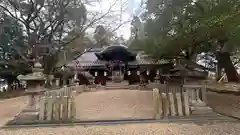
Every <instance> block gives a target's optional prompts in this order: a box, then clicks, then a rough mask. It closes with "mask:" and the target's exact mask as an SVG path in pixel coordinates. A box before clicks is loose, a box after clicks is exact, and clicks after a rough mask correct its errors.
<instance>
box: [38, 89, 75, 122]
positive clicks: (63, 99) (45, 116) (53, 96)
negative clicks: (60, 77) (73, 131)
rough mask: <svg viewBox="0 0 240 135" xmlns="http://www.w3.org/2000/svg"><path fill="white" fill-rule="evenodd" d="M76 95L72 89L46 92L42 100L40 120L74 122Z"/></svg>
mask: <svg viewBox="0 0 240 135" xmlns="http://www.w3.org/2000/svg"><path fill="white" fill-rule="evenodd" d="M76 95H77V92H76V91H75V90H73V89H72V88H71V87H65V88H62V89H59V90H53V91H47V92H45V93H44V96H42V97H41V99H40V110H39V120H63V121H65V120H74V118H75V115H76V106H75V97H76Z"/></svg>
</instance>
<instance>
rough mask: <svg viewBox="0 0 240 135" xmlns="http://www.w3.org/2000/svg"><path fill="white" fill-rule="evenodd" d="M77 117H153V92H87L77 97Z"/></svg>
mask: <svg viewBox="0 0 240 135" xmlns="http://www.w3.org/2000/svg"><path fill="white" fill-rule="evenodd" d="M76 108H77V113H76V116H77V117H76V118H77V119H80V120H119V119H148V118H152V114H153V107H152V92H151V91H139V90H109V91H108V90H105V91H97V92H86V93H82V94H79V95H78V96H77V98H76Z"/></svg>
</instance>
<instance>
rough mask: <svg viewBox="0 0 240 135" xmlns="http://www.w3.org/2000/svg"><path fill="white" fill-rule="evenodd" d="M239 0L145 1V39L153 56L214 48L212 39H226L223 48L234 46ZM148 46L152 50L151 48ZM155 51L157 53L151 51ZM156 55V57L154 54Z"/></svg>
mask: <svg viewBox="0 0 240 135" xmlns="http://www.w3.org/2000/svg"><path fill="white" fill-rule="evenodd" d="M239 6H240V1H239V0H218V1H216V0H198V1H195V2H193V1H192V0H181V1H180V0H173V1H171V2H170V1H168V0H160V1H159V0H148V2H147V6H146V8H147V13H145V14H147V17H146V16H145V19H146V24H145V32H146V33H147V38H148V39H144V40H152V43H150V42H147V43H146V42H145V41H142V42H144V43H145V47H144V48H145V49H148V51H147V52H149V54H150V55H152V56H153V57H162V56H168V55H178V54H179V53H180V52H181V51H183V50H184V51H187V52H189V53H190V54H191V55H193V54H196V53H200V52H209V51H215V47H216V46H215V44H214V43H215V42H216V41H219V40H226V41H227V46H226V50H228V51H230V52H231V51H234V50H236V48H238V42H239V41H238V40H239V38H237V37H238V36H239V34H240V33H239V32H240V30H239V28H240V27H239V22H240V10H239V9H240V8H239ZM151 49H152V50H151ZM155 52H158V53H155ZM156 55H157V56H156Z"/></svg>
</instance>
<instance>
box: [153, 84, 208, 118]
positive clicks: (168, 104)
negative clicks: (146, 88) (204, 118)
mask: <svg viewBox="0 0 240 135" xmlns="http://www.w3.org/2000/svg"><path fill="white" fill-rule="evenodd" d="M204 92H205V91H204ZM201 93H202V91H200V90H199V89H197V88H192V89H190V88H188V89H186V88H183V87H182V86H167V85H162V86H159V87H158V88H154V89H153V107H154V113H153V117H154V118H158V117H166V116H189V115H191V109H192V106H191V105H192V104H193V103H200V102H201V103H203V99H204V97H205V95H201V98H200V94H201Z"/></svg>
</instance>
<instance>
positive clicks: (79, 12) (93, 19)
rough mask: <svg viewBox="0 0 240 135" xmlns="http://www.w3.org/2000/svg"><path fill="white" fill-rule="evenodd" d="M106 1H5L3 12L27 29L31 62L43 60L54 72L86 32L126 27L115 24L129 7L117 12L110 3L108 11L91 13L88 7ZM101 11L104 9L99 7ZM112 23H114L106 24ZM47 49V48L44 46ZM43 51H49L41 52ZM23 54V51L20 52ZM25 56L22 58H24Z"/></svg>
mask: <svg viewBox="0 0 240 135" xmlns="http://www.w3.org/2000/svg"><path fill="white" fill-rule="evenodd" d="M102 2H106V1H103V0H92V1H90V0H4V1H0V9H2V10H3V12H5V13H6V14H8V15H9V16H11V17H12V18H14V19H15V20H17V21H18V22H19V23H20V24H21V25H22V26H23V29H24V34H25V36H26V37H27V44H28V46H29V48H28V49H29V54H31V55H30V56H31V58H29V56H25V58H24V60H25V61H26V62H28V61H29V59H32V58H34V59H36V58H39V56H41V57H42V58H41V60H43V61H44V62H43V64H44V67H45V68H46V69H48V71H47V72H51V71H52V69H53V67H54V62H53V61H57V57H56V56H57V55H56V54H57V53H58V52H59V51H60V50H63V49H64V48H65V46H66V45H68V44H69V43H71V42H73V41H74V40H75V39H78V38H82V37H84V34H85V31H86V30H87V29H89V28H91V27H95V26H96V24H107V23H109V22H112V24H114V26H113V27H114V28H113V29H114V30H116V29H118V28H120V27H121V26H123V24H126V21H125V22H122V20H121V21H120V22H119V23H117V24H118V25H117V26H116V21H115V23H113V20H115V19H119V18H118V17H119V16H122V11H123V10H124V8H123V7H122V6H124V5H125V4H121V5H122V6H121V10H119V9H116V6H117V0H115V1H113V2H112V3H109V7H108V9H107V10H105V11H104V10H103V9H101V10H100V12H99V10H96V11H90V10H89V11H87V9H89V8H88V7H91V6H92V7H93V6H94V4H95V5H100V4H101V3H102ZM99 7H101V5H100V6H99ZM106 20H111V21H106ZM69 33H73V35H74V36H72V38H71V39H69V40H67V41H66V40H63V39H64V38H65V37H66V36H67V35H68V34H69ZM43 45H46V46H43ZM41 48H47V50H43V51H40V50H41ZM19 53H20V51H19ZM20 55H21V54H20Z"/></svg>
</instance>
